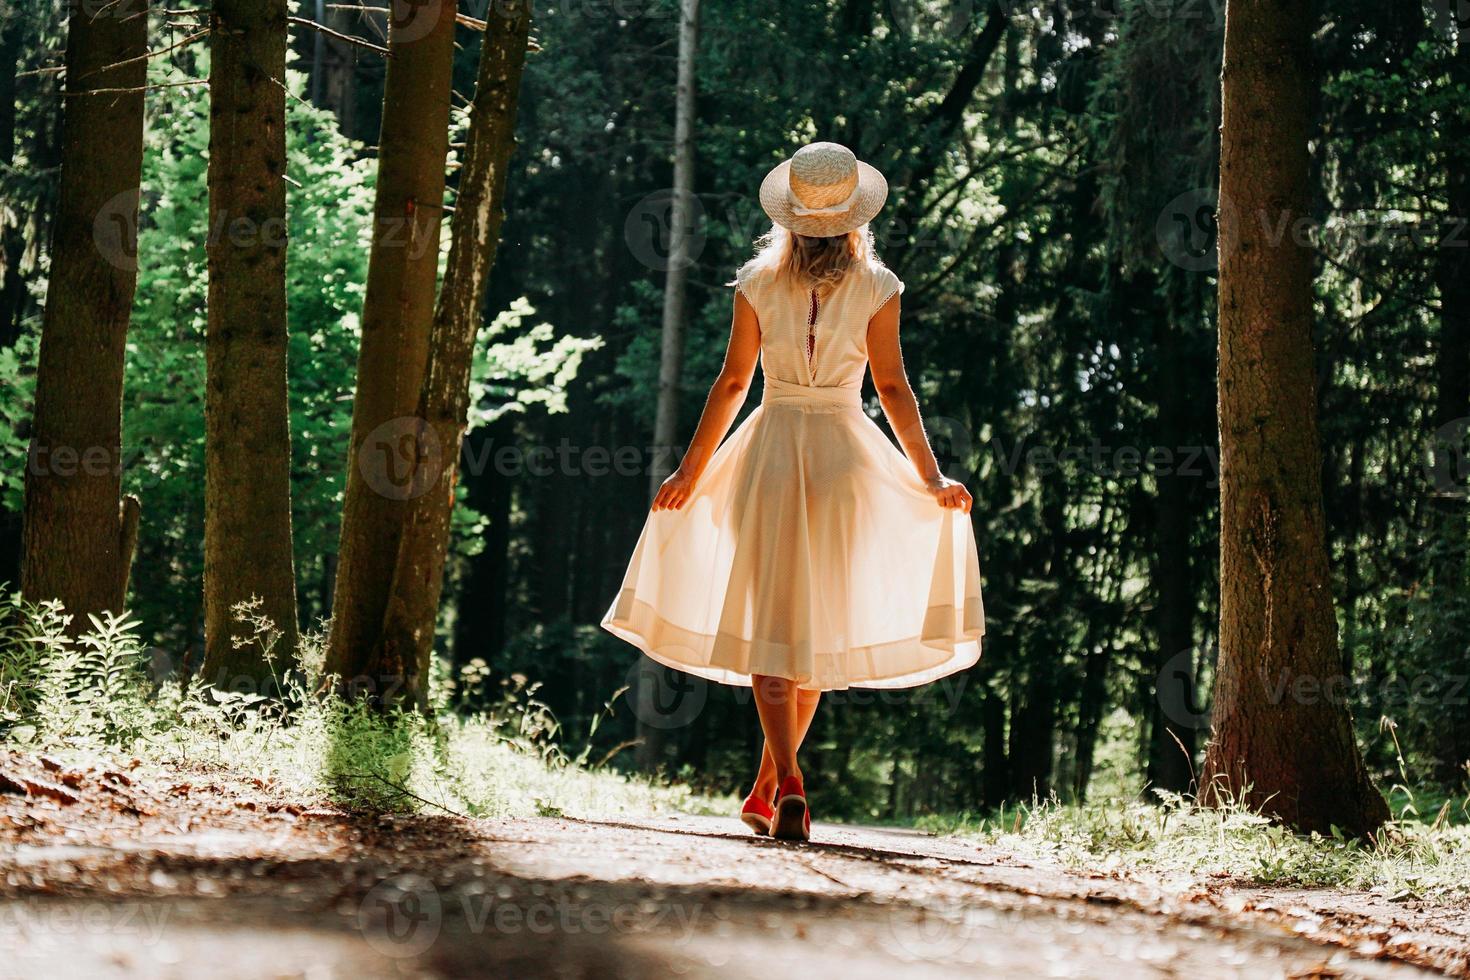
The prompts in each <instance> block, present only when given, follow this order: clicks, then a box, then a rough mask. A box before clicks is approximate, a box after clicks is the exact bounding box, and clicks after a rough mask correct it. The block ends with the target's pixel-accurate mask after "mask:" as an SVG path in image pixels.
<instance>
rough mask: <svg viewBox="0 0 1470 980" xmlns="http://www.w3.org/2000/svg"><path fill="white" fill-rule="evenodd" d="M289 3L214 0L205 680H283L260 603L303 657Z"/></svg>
mask: <svg viewBox="0 0 1470 980" xmlns="http://www.w3.org/2000/svg"><path fill="white" fill-rule="evenodd" d="M286 17H287V2H286V0H215V3H214V9H213V15H212V18H211V33H210V58H211V67H210V83H209V92H210V135H209V239H208V245H207V250H208V257H209V323H208V327H207V330H206V334H205V344H204V347H205V365H206V372H207V383H206V394H205V406H204V421H205V486H204V634H205V659H204V668H203V669H204V677H205V680H207V681H209V682H211V683H216V684H220V685H224V686H232V685H235V684H245V685H249V684H251V683H262V682H265V681H266V680H267V679H268V678H269V677H270V676H271V668H270V665H269V664H267V663H266V662H265V659H264V657H263V656H262V653H261V650H260V648H259V645H258V644H254V643H250V644H246V645H244V646H240V647H236V646H235V644H234V642H233V637H234V636H235V635H237V634H238V633H241V632H242V628H241V626H240V624H238V623H237V622H236V619H235V612H234V607H235V605H236V604H237V603H241V602H244V601H247V600H251V599H252V598H259V599H260V600H261V607H260V613H261V614H263V615H264V616H266V617H268V618H269V619H270V620H271V622H272V623H273V624H274V625H275V628H276V629H278V630H280V631H281V634H282V636H281V640H280V643H279V645H278V647H277V650H278V651H279V652H281V653H283V654H285V655H287V656H289V655H290V654H291V653H292V652H293V651H294V650H295V647H296V635H297V634H296V630H297V623H296V581H295V570H294V560H293V555H292V551H291V422H290V405H289V401H288V396H287V382H286V341H287V337H286V333H287V323H286V231H287V225H286V182H285V176H286V90H285V87H284V85H285V78H286V44H287V20H286Z"/></svg>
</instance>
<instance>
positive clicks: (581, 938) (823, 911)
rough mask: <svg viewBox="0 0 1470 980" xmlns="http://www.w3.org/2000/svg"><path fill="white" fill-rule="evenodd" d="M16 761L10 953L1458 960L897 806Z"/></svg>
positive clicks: (873, 960)
mask: <svg viewBox="0 0 1470 980" xmlns="http://www.w3.org/2000/svg"><path fill="white" fill-rule="evenodd" d="M9 764H10V765H11V768H12V769H13V768H14V766H15V764H16V763H15V760H14V759H11V760H10V762H9ZM34 776H35V778H36V779H38V780H43V781H45V782H46V785H47V786H50V787H53V788H56V789H60V790H62V791H63V793H64V794H65V795H66V796H70V797H73V798H74V800H73V802H66V801H65V800H64V799H62V798H54V797H50V796H47V795H45V794H46V790H45V789H37V790H36V792H35V793H34V794H33V795H31V796H29V797H27V796H23V795H19V794H14V793H12V794H9V795H0V948H3V949H4V950H5V951H6V953H8V954H10V955H7V956H4V957H0V974H4V975H13V976H27V977H34V976H66V977H71V976H103V975H105V976H117V975H122V976H130V975H138V976H148V977H169V976H190V977H198V976H214V975H220V976H230V977H255V976H261V977H265V976H271V977H277V976H311V977H318V976H320V977H337V976H356V977H376V976H429V977H434V976H469V975H484V974H491V975H496V976H514V977H522V976H528V977H529V976H561V977H580V976H588V977H592V976H597V977H606V976H614V977H618V976H625V977H642V976H650V975H667V974H674V975H679V976H707V975H708V976H713V975H716V974H719V975H736V976H739V975H749V976H764V975H765V974H766V973H767V972H768V971H769V970H770V969H771V967H772V965H773V964H781V965H782V966H783V967H784V969H786V970H787V971H788V972H791V973H793V974H795V975H809V976H815V977H826V976H842V977H845V978H853V980H856V978H860V977H868V976H872V977H891V976H893V975H895V974H900V975H915V976H962V975H963V976H974V975H975V974H976V973H977V971H983V973H984V974H985V975H991V976H1028V977H1029V976H1063V977H1065V976H1078V977H1095V976H1106V977H1109V978H1122V977H1135V976H1149V977H1152V976H1177V975H1189V976H1205V977H1235V976H1240V977H1263V976H1362V977H1409V976H1416V975H1418V976H1424V975H1431V970H1430V969H1426V968H1431V967H1437V968H1438V969H1441V970H1445V971H1448V972H1451V973H1457V974H1458V975H1461V976H1465V975H1470V970H1467V967H1466V964H1467V958H1466V950H1467V948H1470V934H1467V932H1470V914H1467V911H1470V910H1467V909H1464V908H1445V907H1442V906H1441V907H1425V908H1422V909H1409V908H1405V907H1404V906H1403V905H1402V904H1399V905H1395V904H1392V903H1386V902H1383V901H1382V900H1378V899H1374V898H1372V897H1368V896H1352V895H1348V896H1344V895H1342V894H1341V893H1328V892H1300V893H1295V892H1283V891H1271V890H1260V889H1245V888H1237V887H1233V886H1231V885H1230V884H1229V883H1208V884H1202V883H1200V882H1183V881H1181V882H1165V881H1157V880H1155V881H1136V880H1134V881H1130V880H1124V879H1120V878H1117V877H1109V876H1101V875H1099V876H1096V877H1092V876H1086V875H1078V874H1072V873H1068V872H1066V871H1062V870H1059V869H1057V868H1053V867H1048V866H1041V865H1027V864H1025V863H1024V862H1020V861H1018V860H1016V859H1015V858H1014V857H1013V856H1011V855H1008V854H1006V853H1002V852H999V851H996V850H993V849H987V848H984V847H979V846H976V845H975V844H973V843H967V842H963V841H959V840H955V839H950V838H932V837H927V836H923V835H919V834H914V833H907V832H901V831H886V830H877V829H864V828H839V827H832V826H825V827H820V828H819V833H818V840H817V841H816V842H814V843H812V844H810V845H791V844H783V843H779V842H775V841H771V840H768V839H759V838H754V837H752V836H750V835H749V834H747V833H746V832H745V830H744V828H743V827H741V825H740V824H739V823H738V822H736V821H735V820H733V819H729V820H724V819H714V818H699V817H678V818H662V819H658V818H655V819H648V820H634V821H626V822H606V821H603V822H597V821H579V820H570V819H553V818H526V819H509V820H466V819H460V818H454V817H424V816H417V817H374V818H367V817H357V816H352V815H348V814H342V813H338V812H336V811H333V810H331V809H329V808H325V807H319V808H309V807H304V806H302V805H301V804H299V803H297V802H293V801H291V800H287V799H282V798H280V797H278V796H276V795H275V794H273V793H272V792H271V790H270V788H269V787H263V786H249V785H245V786H241V785H238V784H235V783H231V782H229V781H227V780H224V779H223V778H222V777H218V776H216V777H214V778H209V777H204V776H196V777H193V778H183V777H180V778H179V779H178V781H176V782H162V783H157V782H153V781H147V782H145V781H143V780H138V779H134V778H132V777H130V776H128V775H127V774H126V773H110V774H109V773H106V772H95V771H94V772H89V773H70V774H68V773H66V772H64V771H58V770H56V769H55V768H53V770H52V771H51V772H49V773H48V772H44V771H37V772H35V773H34ZM47 776H50V777H52V778H51V779H46V778H45V777H47ZM62 776H66V779H65V781H63V780H62V779H61V777H62ZM99 799H100V800H103V801H105V802H106V804H107V805H105V806H101V805H96V801H97V800H99ZM1416 964H1417V965H1416ZM734 971H739V972H738V973H737V972H734Z"/></svg>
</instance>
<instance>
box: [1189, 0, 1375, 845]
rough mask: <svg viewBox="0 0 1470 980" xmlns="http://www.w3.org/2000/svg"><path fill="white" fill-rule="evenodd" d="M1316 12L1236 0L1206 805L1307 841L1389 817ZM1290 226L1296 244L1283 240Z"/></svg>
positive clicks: (1224, 157)
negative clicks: (1316, 354) (1342, 527)
mask: <svg viewBox="0 0 1470 980" xmlns="http://www.w3.org/2000/svg"><path fill="white" fill-rule="evenodd" d="M1311 6H1312V5H1311V3H1310V0H1230V2H1229V4H1228V7H1227V13H1226V23H1225V61H1224V71H1223V88H1222V93H1223V94H1222V101H1223V126H1222V137H1221V160H1220V222H1219V227H1220V287H1219V288H1220V299H1219V303H1220V307H1219V309H1220V313H1219V317H1220V360H1219V382H1220V392H1219V401H1220V448H1221V502H1220V593H1221V595H1220V659H1219V669H1218V682H1217V690H1216V694H1215V702H1214V718H1213V720H1214V732H1213V738H1212V741H1211V743H1210V746H1209V749H1208V752H1207V754H1206V759H1205V768H1204V772H1203V773H1202V775H1201V780H1200V782H1201V787H1202V794H1201V795H1202V798H1203V799H1204V800H1205V801H1206V802H1212V803H1221V802H1225V801H1228V800H1231V799H1235V800H1242V801H1244V802H1247V803H1249V804H1250V805H1251V806H1253V807H1257V808H1259V809H1261V810H1262V811H1263V812H1265V813H1267V814H1269V815H1271V816H1272V817H1275V818H1277V819H1279V820H1281V821H1283V822H1285V823H1287V824H1289V825H1291V826H1292V827H1295V828H1298V829H1300V830H1314V831H1319V832H1323V833H1326V832H1329V831H1330V829H1331V828H1332V827H1333V826H1337V827H1339V828H1341V829H1343V830H1344V831H1345V832H1348V833H1350V834H1355V835H1365V834H1368V833H1371V832H1372V831H1374V830H1376V829H1377V828H1378V827H1379V825H1381V824H1382V823H1383V821H1384V820H1386V819H1387V817H1388V813H1387V807H1386V806H1385V805H1384V802H1383V798H1382V797H1381V796H1379V795H1378V792H1377V790H1376V789H1374V787H1373V785H1372V783H1371V781H1370V780H1369V778H1368V775H1367V772H1366V770H1365V769H1364V766H1363V762H1362V758H1361V756H1360V755H1359V753H1358V746H1357V742H1356V740H1355V738H1354V733H1353V725H1352V717H1351V714H1350V712H1349V710H1348V704H1347V696H1348V691H1347V689H1346V683H1347V681H1346V678H1345V677H1344V675H1343V670H1342V660H1341V657H1340V656H1339V653H1338V642H1337V623H1336V620H1335V618H1334V615H1333V606H1332V597H1331V594H1330V592H1329V586H1330V582H1329V578H1328V569H1327V551H1326V545H1325V531H1324V522H1323V514H1322V485H1321V466H1322V457H1321V451H1320V447H1319V443H1318V435H1317V396H1316V379H1315V377H1314V372H1313V363H1312V337H1311V330H1312V253H1311V249H1310V246H1309V243H1307V242H1305V241H1297V240H1294V239H1293V237H1292V223H1294V222H1300V221H1304V220H1305V219H1306V218H1307V216H1308V211H1307V206H1308V199H1309V186H1308V185H1309V180H1308V164H1309V158H1308V149H1307V133H1308V128H1309V124H1310V118H1309V100H1310V97H1311V94H1312V89H1313V86H1314V85H1315V79H1314V77H1313V74H1312V70H1311V51H1310V37H1311V29H1312V18H1311ZM1283 229H1284V232H1283Z"/></svg>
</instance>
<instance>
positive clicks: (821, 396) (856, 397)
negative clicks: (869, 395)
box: [761, 377, 863, 408]
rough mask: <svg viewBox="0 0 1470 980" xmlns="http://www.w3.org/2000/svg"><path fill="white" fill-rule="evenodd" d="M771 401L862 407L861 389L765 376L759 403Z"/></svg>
mask: <svg viewBox="0 0 1470 980" xmlns="http://www.w3.org/2000/svg"><path fill="white" fill-rule="evenodd" d="M772 402H780V403H782V404H791V403H801V402H805V403H806V404H813V403H816V404H826V405H847V406H851V407H853V408H862V406H863V391H862V389H861V388H856V387H853V388H848V387H844V386H842V385H804V384H798V383H796V382H794V381H782V380H781V379H780V378H771V377H767V378H766V386H765V390H764V391H762V392H761V404H762V405H768V404H771V403H772Z"/></svg>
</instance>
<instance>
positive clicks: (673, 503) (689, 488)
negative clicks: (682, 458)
mask: <svg viewBox="0 0 1470 980" xmlns="http://www.w3.org/2000/svg"><path fill="white" fill-rule="evenodd" d="M693 492H694V477H692V476H690V475H689V474H688V473H685V472H684V468H683V467H680V468H679V469H677V470H675V471H674V472H673V473H671V474H669V478H668V479H667V480H665V481H664V482H663V483H662V484H660V485H659V488H658V493H656V494H654V495H653V509H654V510H666V509H667V510H678V509H679V508H680V507H683V506H684V501H686V500H688V499H689V495H690V494H691V493H693Z"/></svg>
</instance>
